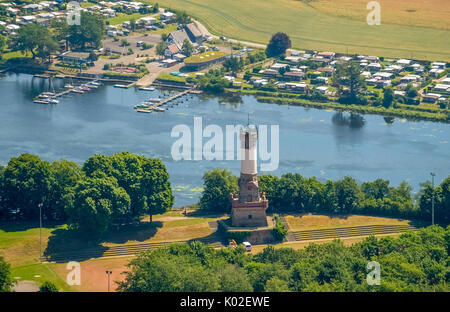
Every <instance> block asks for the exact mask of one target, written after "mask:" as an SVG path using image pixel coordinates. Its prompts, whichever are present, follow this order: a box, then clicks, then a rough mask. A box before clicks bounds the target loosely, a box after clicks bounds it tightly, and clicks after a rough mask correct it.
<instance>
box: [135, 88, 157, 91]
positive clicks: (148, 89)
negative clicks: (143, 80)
mask: <svg viewBox="0 0 450 312" xmlns="http://www.w3.org/2000/svg"><path fill="white" fill-rule="evenodd" d="M139 90H142V91H155V90H156V89H155V88H153V87H148V88H139Z"/></svg>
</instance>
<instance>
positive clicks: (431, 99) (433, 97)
mask: <svg viewBox="0 0 450 312" xmlns="http://www.w3.org/2000/svg"><path fill="white" fill-rule="evenodd" d="M441 96H442V95H440V94H437V93H427V94H423V95H422V101H423V102H427V103H436V102H437V101H438V100H439V99H440V98H441Z"/></svg>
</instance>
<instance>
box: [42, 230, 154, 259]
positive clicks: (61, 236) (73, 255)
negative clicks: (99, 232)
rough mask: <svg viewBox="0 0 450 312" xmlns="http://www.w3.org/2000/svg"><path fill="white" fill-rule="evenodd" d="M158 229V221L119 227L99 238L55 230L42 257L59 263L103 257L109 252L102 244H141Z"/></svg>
mask: <svg viewBox="0 0 450 312" xmlns="http://www.w3.org/2000/svg"><path fill="white" fill-rule="evenodd" d="M160 227H162V222H158V221H153V222H152V223H149V222H145V223H140V224H137V225H127V226H120V227H116V228H112V229H110V230H109V231H108V232H107V233H105V234H104V235H103V236H102V237H100V238H94V237H92V236H88V235H86V234H85V233H81V232H80V231H76V230H71V229H56V230H54V231H53V232H52V235H51V236H50V237H49V240H48V244H47V248H46V249H45V252H44V257H45V258H46V259H47V260H48V261H54V262H59V263H65V262H69V261H85V260H89V259H92V258H99V257H103V256H105V255H106V253H107V252H108V251H110V250H111V248H110V247H107V246H104V245H103V244H104V243H114V244H124V243H126V242H128V241H138V242H142V241H145V240H148V239H150V238H151V237H153V236H154V235H155V234H156V232H157V231H158V228H160Z"/></svg>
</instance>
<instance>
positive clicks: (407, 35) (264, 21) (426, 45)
mask: <svg viewBox="0 0 450 312" xmlns="http://www.w3.org/2000/svg"><path fill="white" fill-rule="evenodd" d="M385 2H387V3H389V6H388V8H389V9H383V8H382V10H381V14H382V17H381V25H379V26H369V25H368V24H367V22H366V15H367V13H368V12H369V11H368V10H366V4H367V1H365V0H336V1H335V0H333V1H332V0H318V1H314V2H307V3H305V2H304V1H294V0H265V1H260V0H248V1H246V2H245V5H242V1H239V0H227V1H209V0H196V1H184V0H161V1H159V5H160V6H162V7H174V8H183V10H185V11H187V12H188V13H189V14H191V15H192V16H194V17H196V18H198V19H199V21H200V22H202V23H203V24H204V25H205V26H206V27H207V28H208V29H209V30H210V31H211V32H212V33H214V34H216V35H224V36H227V37H230V38H236V39H240V40H246V41H252V42H258V43H267V42H268V41H269V39H270V37H271V35H272V34H273V33H275V32H277V31H283V32H286V33H287V34H288V35H289V36H290V38H291V40H292V45H293V47H294V48H299V49H311V50H321V51H327V50H331V51H334V52H340V53H346V52H348V53H349V54H353V53H362V54H368V55H377V56H387V57H407V58H416V59H429V60H442V61H449V60H450V41H449V40H445V39H446V38H449V37H450V17H449V14H450V13H449V12H450V11H449V10H448V9H447V10H445V9H444V8H447V7H448V6H449V2H448V1H447V0H431V1H427V2H422V3H421V1H409V3H408V4H406V3H405V2H404V1H401V2H400V1H395V0H386V1H383V4H382V6H384V3H385ZM411 2H413V3H412V4H410V3H411ZM343 3H346V6H345V7H341V8H340V5H341V4H343ZM346 8H351V9H349V10H347V9H346ZM408 10H409V11H408ZM413 10H414V11H413ZM347 11H348V12H356V13H349V14H346V13H345V12H347ZM430 12H431V13H430ZM349 15H350V16H349ZM418 16H420V18H419V17H418ZM416 21H417V22H416ZM431 27H434V28H431Z"/></svg>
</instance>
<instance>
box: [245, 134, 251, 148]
mask: <svg viewBox="0 0 450 312" xmlns="http://www.w3.org/2000/svg"><path fill="white" fill-rule="evenodd" d="M249 141H250V135H249V133H248V132H245V149H249V146H250V142H249Z"/></svg>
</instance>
